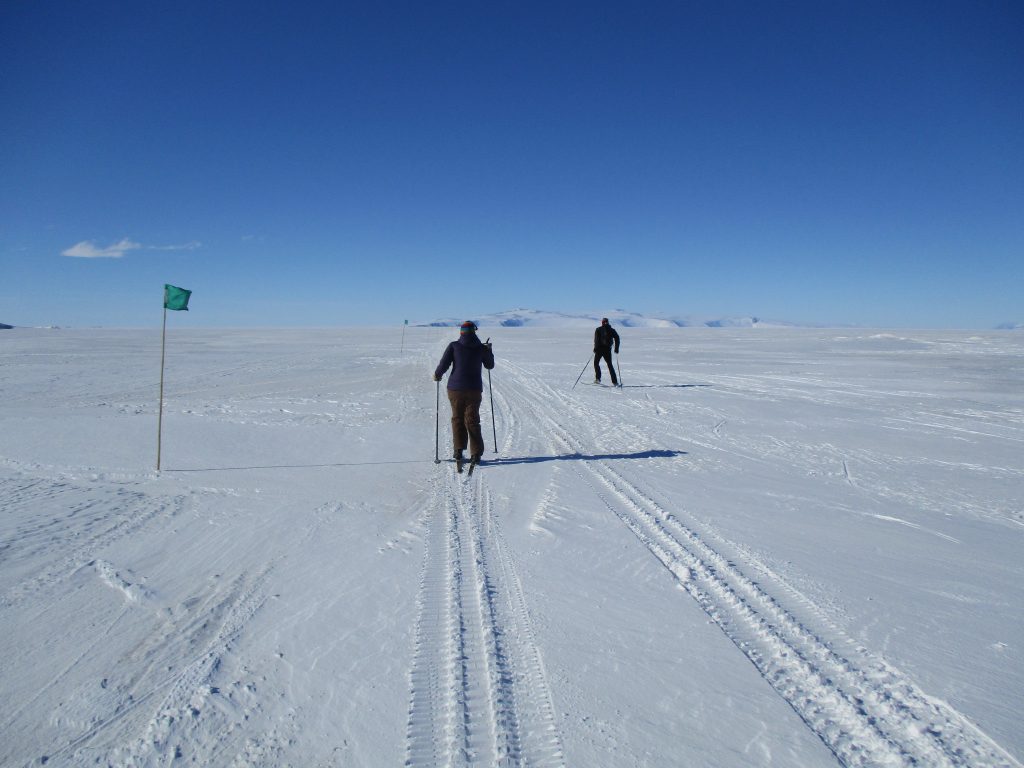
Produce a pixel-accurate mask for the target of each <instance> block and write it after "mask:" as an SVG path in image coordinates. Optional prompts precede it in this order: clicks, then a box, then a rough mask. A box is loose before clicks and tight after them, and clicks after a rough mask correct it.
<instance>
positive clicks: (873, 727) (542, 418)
mask: <svg viewBox="0 0 1024 768" xmlns="http://www.w3.org/2000/svg"><path fill="white" fill-rule="evenodd" d="M509 371H510V379H511V381H509V384H511V385H512V387H511V388H512V389H513V390H515V391H516V396H515V397H514V398H513V399H514V406H515V407H517V408H519V409H521V410H522V411H523V412H524V413H532V414H533V415H534V420H535V421H536V423H537V424H538V425H539V426H541V427H542V428H543V429H544V430H545V431H547V432H548V434H549V436H550V439H551V443H552V448H553V449H554V450H556V451H558V450H562V451H568V452H571V453H575V454H580V455H585V454H586V453H587V449H586V447H585V445H584V444H583V442H582V441H581V440H579V439H577V438H576V437H574V436H573V435H572V434H571V433H570V432H569V430H567V429H566V428H565V427H563V426H562V423H561V421H564V420H566V418H567V417H566V416H565V414H569V417H568V420H569V421H571V422H572V423H573V424H586V423H594V421H595V420H594V418H593V417H594V414H593V413H591V412H589V411H587V410H586V408H585V407H584V406H582V405H581V404H580V402H579V401H578V400H576V399H574V398H570V397H568V396H566V394H565V393H562V392H560V391H558V390H556V389H554V388H553V387H551V386H550V385H548V384H546V383H544V382H543V381H541V380H540V378H539V377H537V376H532V375H530V373H529V372H528V371H525V370H524V369H522V368H519V367H516V366H509ZM573 415H576V416H583V415H586V417H587V418H579V419H576V418H572V416H573ZM572 467H573V469H574V471H575V472H576V474H577V475H578V476H579V477H580V478H581V479H583V480H584V481H585V482H586V483H587V484H588V485H589V486H590V487H591V488H592V489H593V491H594V493H595V494H596V495H597V496H598V497H599V498H600V499H601V501H602V502H603V503H604V505H605V506H606V507H607V508H608V510H609V511H610V512H611V513H612V514H614V515H615V516H616V517H618V518H619V519H620V520H621V521H622V522H623V524H624V525H625V526H626V527H627V528H628V529H629V530H630V531H631V532H632V533H633V534H634V535H635V536H636V538H637V539H638V540H639V541H640V542H641V543H642V544H643V545H644V546H645V547H646V548H647V549H648V550H649V551H650V552H651V554H652V555H654V557H655V558H657V560H658V561H659V562H660V563H661V564H662V565H664V566H665V568H666V569H668V571H669V572H670V573H672V575H673V576H674V577H675V578H676V580H677V581H678V582H679V584H680V586H681V587H682V588H683V589H684V590H685V591H686V593H687V594H688V595H690V597H691V598H693V600H694V601H695V602H696V603H697V604H698V605H699V606H700V607H701V609H702V610H703V611H704V613H705V614H706V615H707V616H708V617H709V618H710V619H711V621H712V622H713V623H714V624H715V625H716V626H718V627H719V629H721V631H722V632H723V633H724V634H725V635H726V637H728V639H729V640H730V641H731V642H732V643H733V644H734V645H735V646H736V648H737V649H738V650H740V651H741V652H742V653H743V654H744V656H746V657H747V659H749V660H750V662H751V663H752V664H753V665H754V666H755V667H756V669H757V670H758V672H759V673H760V675H761V676H762V677H763V678H764V680H765V681H766V682H767V683H768V684H769V685H770V686H771V687H772V688H773V689H774V690H775V691H776V692H777V693H778V694H779V695H780V696H781V697H782V698H783V699H784V700H785V701H786V702H787V704H789V706H790V707H791V708H792V709H793V710H794V711H795V712H796V714H797V715H798V716H799V717H800V718H801V720H802V721H803V722H804V723H805V724H806V725H807V727H808V728H810V729H811V731H813V732H814V733H815V735H816V736H817V737H818V738H819V739H820V740H821V741H822V742H823V743H824V744H825V746H826V747H828V749H829V750H831V752H832V753H833V754H834V755H835V756H836V758H837V759H838V760H839V761H840V762H841V763H842V764H843V765H845V766H851V767H853V766H857V767H858V768H859V767H862V766H863V767H865V768H866V767H867V766H906V765H910V766H966V765H970V766H1003V767H1008V766H1017V767H1018V768H1019V766H1020V763H1019V762H1017V761H1016V760H1015V759H1014V758H1013V757H1012V756H1011V755H1009V754H1008V753H1007V752H1006V751H1005V750H1003V749H1002V748H1001V747H1000V746H999V745H998V744H996V743H995V742H994V741H992V740H991V739H990V738H989V737H988V736H987V735H985V734H984V733H983V732H982V731H981V730H980V729H978V728H977V727H976V726H974V725H973V724H972V723H971V722H969V721H968V720H967V719H966V718H965V717H964V716H963V715H961V714H960V713H959V712H957V711H956V710H954V709H953V708H952V707H950V706H949V705H948V704H946V703H945V702H943V701H940V700H938V699H935V698H933V697H930V696H929V695H928V694H926V693H925V692H923V691H921V690H920V689H919V688H918V687H917V686H916V684H914V682H913V681H912V680H910V679H909V678H908V677H906V676H905V675H904V674H902V673H901V672H899V671H898V670H896V669H895V668H893V667H892V666H891V665H890V664H888V663H887V662H886V661H884V660H883V659H881V658H880V657H878V656H876V655H874V654H873V653H872V652H871V651H870V650H869V649H867V648H864V647H862V646H859V645H857V644H856V643H855V642H854V641H852V640H850V639H849V638H846V637H844V636H843V635H842V633H841V632H840V631H839V630H837V629H836V628H834V627H828V629H829V632H830V634H831V636H832V638H831V639H828V638H826V637H825V636H824V635H823V634H822V633H821V632H819V631H817V630H815V629H814V628H812V627H811V626H809V624H808V623H807V622H806V621H804V620H801V619H799V618H797V617H796V616H795V615H794V612H793V611H792V610H790V609H788V608H787V607H786V605H785V604H784V602H783V600H782V599H781V598H779V597H776V596H773V595H772V594H771V593H770V592H769V591H768V589H769V588H768V587H765V586H762V583H761V582H759V581H756V580H754V579H752V578H750V577H748V576H746V575H745V573H744V567H743V565H742V564H740V563H738V562H736V560H734V559H730V558H729V557H727V556H725V555H723V554H722V553H721V552H720V551H718V550H717V549H716V548H715V547H714V546H712V544H710V543H709V538H710V537H706V536H703V535H702V534H701V533H700V531H699V525H698V523H697V522H696V520H693V519H692V518H690V516H689V515H687V514H686V513H685V512H683V511H680V510H674V511H672V512H670V511H668V509H669V508H670V507H671V506H673V505H671V504H662V503H660V502H658V501H656V500H655V499H654V498H652V496H651V494H649V493H648V492H646V491H644V490H643V488H642V487H640V486H638V485H637V484H635V483H633V482H630V481H629V480H628V479H627V478H626V477H625V476H624V475H623V474H622V473H621V472H619V471H618V470H617V469H614V468H613V467H612V465H611V462H609V461H608V460H581V461H579V462H573V464H572ZM737 559H740V558H737ZM748 565H749V567H750V568H752V569H754V570H756V569H757V564H748ZM780 591H781V592H784V593H785V592H786V590H785V589H783V590H780Z"/></svg>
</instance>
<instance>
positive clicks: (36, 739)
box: [0, 328, 1024, 766]
mask: <svg viewBox="0 0 1024 768" xmlns="http://www.w3.org/2000/svg"><path fill="white" fill-rule="evenodd" d="M488 330H490V329H488ZM620 331H621V332H622V334H623V346H622V354H621V355H620V357H619V360H620V361H621V373H622V379H623V382H624V384H625V387H623V388H622V389H621V390H615V389H612V388H610V387H593V386H584V385H583V384H582V383H581V384H580V386H578V387H576V389H574V390H573V389H571V387H572V382H573V381H574V380H575V378H576V375H577V374H578V373H579V370H580V367H581V366H582V365H583V364H584V363H585V362H586V358H587V357H588V356H589V354H588V353H589V336H590V333H591V331H590V330H589V329H558V328H536V329H530V328H521V329H494V330H493V331H492V332H491V333H490V335H491V336H492V340H493V341H494V343H495V352H496V356H497V359H498V366H497V367H496V369H495V371H494V372H493V379H492V380H493V384H494V391H493V398H494V407H495V410H494V417H495V427H496V432H497V437H498V448H499V450H498V451H497V452H496V453H495V452H491V451H490V448H491V447H492V433H491V412H490V400H489V397H488V394H489V393H485V398H484V408H483V411H482V415H483V424H484V435H485V438H486V442H487V444H488V454H487V455H486V456H485V460H487V463H485V464H484V465H483V466H482V467H481V468H480V469H479V470H478V471H477V472H476V473H475V474H474V475H473V476H472V477H470V478H467V477H466V476H465V475H456V474H455V473H454V469H453V465H452V464H451V463H450V462H447V461H445V462H443V463H441V464H435V463H434V460H433V453H432V451H433V445H432V442H433V440H434V422H435V386H434V384H433V382H432V381H431V380H430V374H431V372H432V370H433V366H434V364H436V360H437V358H438V357H439V356H440V354H441V351H442V350H443V347H444V344H445V343H446V342H447V341H448V340H450V338H451V337H452V332H451V330H450V329H433V328H430V329H414V328H410V329H409V330H408V331H407V332H406V340H405V344H406V346H405V350H404V352H400V351H399V345H398V340H399V338H400V334H401V329H396V330H391V329H388V330H385V329H380V330H365V329H358V330H353V329H345V330H334V331H332V330H322V331H281V330H270V331H260V332H255V331H229V332H212V331H178V332H171V333H169V336H168V382H167V391H166V406H165V413H164V444H163V451H164V468H165V471H164V472H161V473H160V474H157V473H156V472H155V471H154V470H153V467H152V464H153V461H154V459H155V421H156V403H155V392H156V380H157V377H158V374H159V370H158V368H157V369H154V368H153V365H152V363H153V362H154V356H153V346H154V340H155V342H156V346H157V347H158V346H159V338H158V336H159V334H158V332H157V333H156V335H155V336H154V333H153V332H150V331H102V330H93V331H32V330H23V329H16V330H15V331H12V332H5V333H9V334H12V335H6V336H4V341H3V343H4V347H0V423H2V424H3V431H2V434H0V620H2V621H3V626H4V627H5V632H4V633H3V639H2V640H0V643H2V644H3V647H2V651H3V653H2V654H0V686H2V688H0V689H2V690H3V691H4V693H5V698H6V699H7V701H8V702H9V705H8V707H7V708H6V709H5V711H4V713H3V715H2V719H3V723H2V726H0V729H2V732H3V733H4V734H5V738H4V739H3V740H0V741H2V744H0V763H3V764H5V765H7V764H10V765H38V764H51V765H85V764H90V765H92V764H95V763H96V762H99V763H101V764H106V763H109V764H115V765H162V764H169V763H173V762H180V761H182V760H185V761H187V762H196V763H202V764H218V765H235V766H244V765H381V764H386V765H396V764H406V765H439V764H444V765H542V766H544V765H550V766H555V765H607V766H617V765H634V764H651V765H693V764H701V765H721V766H742V765H750V766H755V765H756V766H761V765H780V766H781V765H785V766H794V765H805V766H827V765H847V766H866V765H894V766H896V765H948V766H961V765H964V766H966V765H970V766H975V765H992V766H1013V765H1020V762H1019V760H1020V756H1021V755H1022V754H1024V741H1022V738H1021V732H1020V730H1019V728H1017V720H1018V716H1017V713H1018V712H1019V710H1020V708H1021V705H1022V704H1024V701H1022V691H1024V685H1022V683H1024V680H1022V677H1024V663H1022V656H1021V653H1022V648H1021V642H1020V638H1021V637H1024V632H1022V629H1024V626H1022V618H1021V616H1022V615H1024V612H1022V610H1021V608H1022V607H1024V586H1022V584H1024V581H1022V579H1021V576H1022V575H1024V574H1022V571H1024V566H1022V565H1021V563H1022V562H1024V561H1022V559H1021V558H1020V551H1021V540H1022V537H1024V498H1022V493H1021V489H1022V487H1024V484H1022V478H1024V463H1022V461H1021V459H1020V451H1019V444H1020V443H1021V442H1024V402H1022V401H1021V397H1020V393H1021V392H1022V391H1024V388H1022V387H1021V384H1022V383H1024V382H1022V379H1024V343H1022V342H1020V341H1018V338H1019V336H1017V335H1015V334H1012V333H991V334H966V333H964V334H958V333H950V332H944V333H937V332H921V333H914V334H908V333H906V332H903V333H887V332H851V331H849V330H844V331H839V332H836V331H827V330H813V331H811V330H792V329H767V328H760V329H749V330H725V329H718V330H702V329H664V330H663V329H639V328H627V329H620ZM158 357H159V351H157V352H156V360H155V362H156V364H157V365H158V363H159V360H158ZM577 358H579V359H577ZM586 375H587V374H585V376H586ZM441 408H442V412H441V414H440V416H441V419H440V420H441V455H442V457H443V458H445V459H447V457H448V456H449V455H450V449H449V448H448V445H449V442H448V437H447V429H446V427H447V415H446V412H447V403H446V402H444V400H443V398H442V402H441Z"/></svg>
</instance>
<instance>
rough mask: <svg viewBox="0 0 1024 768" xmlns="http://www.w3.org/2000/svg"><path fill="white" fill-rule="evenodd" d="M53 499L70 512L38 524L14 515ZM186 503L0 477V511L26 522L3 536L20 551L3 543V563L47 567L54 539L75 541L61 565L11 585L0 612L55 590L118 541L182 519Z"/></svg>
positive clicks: (80, 485) (180, 498)
mask: <svg viewBox="0 0 1024 768" xmlns="http://www.w3.org/2000/svg"><path fill="white" fill-rule="evenodd" d="M54 499H60V502H61V507H62V508H64V509H66V510H67V511H66V512H63V513H62V514H61V515H60V516H55V517H48V518H45V519H39V518H35V517H33V516H32V515H28V516H25V517H24V518H19V516H17V515H16V514H14V513H17V512H19V511H21V510H24V509H31V508H32V507H33V506H34V505H35V504H36V503H50V502H52V500H54ZM186 503H187V501H186V497H185V496H173V497H159V496H157V497H154V496H149V495H147V494H145V493H142V492H140V491H135V490H132V489H130V488H126V487H119V488H117V489H114V490H111V489H109V488H108V487H104V486H95V487H93V486H89V485H87V484H84V483H80V482H76V481H73V480H61V481H43V480H36V479H33V478H28V477H14V478H0V506H2V507H3V508H4V509H6V510H9V512H11V513H12V514H11V516H12V517H13V518H14V519H15V520H17V519H24V520H25V521H27V522H21V523H16V524H15V530H14V531H12V532H6V531H5V532H4V539H6V540H7V541H16V542H17V543H18V544H17V548H16V549H12V547H11V545H10V544H5V545H4V546H3V548H2V549H0V558H2V559H4V560H14V559H15V558H18V559H28V560H36V561H39V560H42V561H43V562H45V557H42V556H43V555H45V553H46V552H47V551H49V550H51V549H54V548H56V545H55V544H54V541H55V540H58V539H60V540H63V539H72V540H74V541H75V543H74V544H73V545H72V546H70V547H68V548H67V549H65V550H64V551H65V552H67V554H65V555H64V556H62V557H61V558H60V559H59V560H57V561H56V562H51V563H49V564H47V565H46V566H45V567H44V568H42V570H41V571H37V572H36V573H34V574H33V575H31V576H28V577H27V578H25V579H23V580H22V581H20V582H19V583H17V584H13V585H10V586H8V587H7V588H6V589H5V590H4V592H3V594H0V609H2V608H10V607H13V606H15V605H18V604H20V603H22V602H23V601H24V600H25V599H27V598H29V597H31V596H32V595H34V594H35V593H37V592H38V591H40V590H43V589H52V588H53V587H55V586H57V585H58V584H60V583H62V582H64V581H65V580H67V579H68V578H71V577H72V576H73V575H74V574H75V573H77V572H78V571H79V570H80V569H81V568H82V567H84V566H87V565H91V564H92V563H94V562H96V561H97V560H98V557H97V555H98V553H99V552H101V551H102V550H103V549H104V548H106V547H108V546H110V545H111V544H113V543H114V542H117V541H119V540H121V539H123V538H125V537H126V536H132V535H135V534H136V533H138V532H140V531H141V530H142V529H144V528H146V527H147V526H149V525H150V524H151V523H153V522H155V521H158V520H164V519H166V518H172V517H175V516H177V515H179V514H181V512H182V511H183V510H184V509H185V507H186Z"/></svg>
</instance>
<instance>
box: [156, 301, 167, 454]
mask: <svg viewBox="0 0 1024 768" xmlns="http://www.w3.org/2000/svg"><path fill="white" fill-rule="evenodd" d="M166 349H167V286H164V331H163V333H162V334H161V336H160V407H159V408H158V409H157V414H158V415H157V417H156V471H157V472H159V471H160V442H161V436H162V434H163V426H164V351H165V350H166Z"/></svg>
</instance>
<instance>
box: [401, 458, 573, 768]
mask: <svg viewBox="0 0 1024 768" xmlns="http://www.w3.org/2000/svg"><path fill="white" fill-rule="evenodd" d="M425 543H426V547H425V553H424V564H423V571H422V578H421V583H420V596H419V601H418V602H419V611H420V613H419V619H418V622H417V627H416V645H415V650H414V654H413V663H412V669H411V670H410V674H409V685H410V705H409V721H408V731H407V753H406V765H410V766H414V765H499V766H518V765H540V766H557V765H562V764H563V761H562V758H561V746H560V743H559V739H558V732H557V727H556V723H555V718H554V709H553V707H552V706H551V702H550V696H549V694H548V689H547V682H546V678H545V676H544V671H543V664H542V662H541V659H540V655H539V652H538V651H537V649H536V646H535V645H534V644H533V640H532V633H531V631H530V628H529V617H528V614H527V611H526V607H525V599H524V597H523V592H522V587H521V585H520V584H519V581H518V577H517V576H515V573H514V569H513V567H512V563H511V561H510V560H509V558H508V557H507V556H506V554H505V551H504V546H503V543H502V542H501V541H500V533H499V531H498V529H497V526H496V525H495V524H494V520H493V516H492V514H491V500H490V495H489V493H488V492H487V491H486V490H485V488H484V485H483V481H482V480H481V478H480V477H474V478H472V479H470V480H469V481H466V482H464V481H463V479H462V478H461V477H456V476H453V474H452V473H451V472H450V471H449V468H447V467H445V468H442V469H441V470H440V472H439V474H438V476H437V479H436V480H435V483H434V488H433V491H432V494H431V509H430V514H429V516H428V519H427V534H426V542H425Z"/></svg>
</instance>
